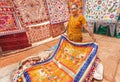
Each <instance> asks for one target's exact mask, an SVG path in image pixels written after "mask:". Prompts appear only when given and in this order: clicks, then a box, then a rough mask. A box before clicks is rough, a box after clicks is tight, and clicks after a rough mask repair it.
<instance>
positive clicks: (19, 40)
mask: <svg viewBox="0 0 120 82" xmlns="http://www.w3.org/2000/svg"><path fill="white" fill-rule="evenodd" d="M0 46H1V48H2V51H9V50H17V49H23V48H26V47H29V46H31V44H29V43H28V38H27V35H26V32H20V33H15V34H10V35H5V36H0Z"/></svg>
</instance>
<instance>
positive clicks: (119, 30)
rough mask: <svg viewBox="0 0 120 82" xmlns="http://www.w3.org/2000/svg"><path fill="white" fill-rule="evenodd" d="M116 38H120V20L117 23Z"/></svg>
mask: <svg viewBox="0 0 120 82" xmlns="http://www.w3.org/2000/svg"><path fill="white" fill-rule="evenodd" d="M116 37H117V38H120V20H119V22H118V23H117V27H116Z"/></svg>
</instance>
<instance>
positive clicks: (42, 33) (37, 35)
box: [27, 24, 51, 43]
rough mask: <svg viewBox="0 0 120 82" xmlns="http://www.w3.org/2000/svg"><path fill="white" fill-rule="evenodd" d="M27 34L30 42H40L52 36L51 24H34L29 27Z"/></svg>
mask: <svg viewBox="0 0 120 82" xmlns="http://www.w3.org/2000/svg"><path fill="white" fill-rule="evenodd" d="M27 36H28V39H29V42H30V43H34V42H39V41H41V40H44V39H46V38H50V37H51V33H50V25H49V24H46V25H41V26H33V27H28V28H27Z"/></svg>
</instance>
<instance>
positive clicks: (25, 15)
mask: <svg viewBox="0 0 120 82" xmlns="http://www.w3.org/2000/svg"><path fill="white" fill-rule="evenodd" d="M13 4H14V9H15V12H16V13H17V16H18V17H19V20H20V21H21V24H22V26H28V25H33V24H38V23H41V22H44V21H47V20H48V19H49V16H48V10H47V7H46V3H45V0H13Z"/></svg>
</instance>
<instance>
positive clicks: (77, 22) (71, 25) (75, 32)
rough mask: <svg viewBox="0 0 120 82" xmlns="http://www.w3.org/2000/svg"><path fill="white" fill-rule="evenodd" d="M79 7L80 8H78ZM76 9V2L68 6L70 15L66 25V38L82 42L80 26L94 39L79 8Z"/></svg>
mask: <svg viewBox="0 0 120 82" xmlns="http://www.w3.org/2000/svg"><path fill="white" fill-rule="evenodd" d="M79 9H81V8H79ZM79 9H78V5H77V4H73V5H72V6H71V8H70V12H71V16H70V18H69V21H68V25H67V35H68V38H69V39H70V40H72V41H75V42H82V27H84V28H85V30H86V31H87V32H88V33H89V35H90V36H91V38H92V39H93V41H96V39H95V38H94V36H93V34H92V32H91V31H90V30H89V28H88V27H87V23H86V20H85V18H84V16H83V15H82V14H80V10H79Z"/></svg>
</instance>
